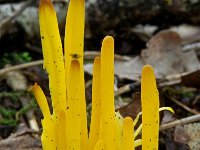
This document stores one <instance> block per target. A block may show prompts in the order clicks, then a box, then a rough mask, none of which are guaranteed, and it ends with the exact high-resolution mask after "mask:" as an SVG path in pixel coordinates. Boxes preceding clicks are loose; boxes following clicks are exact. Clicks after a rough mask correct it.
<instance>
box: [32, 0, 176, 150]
mask: <svg viewBox="0 0 200 150" xmlns="http://www.w3.org/2000/svg"><path fill="white" fill-rule="evenodd" d="M84 17H85V1H84V0H70V3H69V7H68V13H67V18H66V30H65V40H64V54H65V55H64V54H63V49H62V44H61V40H60V34H59V30H58V24H57V17H56V13H55V10H54V7H53V4H52V2H51V0H40V5H39V22H40V31H41V41H42V49H43V57H44V68H45V69H46V70H47V73H48V75H49V88H50V94H51V99H52V108H53V113H52V114H51V113H50V110H49V106H48V103H47V99H46V97H45V95H44V93H43V91H42V89H41V88H40V86H39V85H37V84H35V85H34V86H33V88H32V90H33V93H34V95H35V98H36V100H37V102H38V104H39V106H40V108H41V110H42V113H43V116H44V118H43V120H42V126H43V132H42V137H41V140H42V147H43V149H44V150H128V149H131V150H134V149H135V147H138V146H140V145H142V149H143V150H151V149H155V150H157V149H158V131H159V98H158V92H157V88H156V81H155V77H154V73H153V69H152V67H151V66H149V65H147V66H145V67H144V68H143V71H142V81H141V85H142V90H141V91H142V92H141V93H142V112H141V113H139V114H138V115H137V117H136V119H135V120H134V121H133V120H132V118H130V117H126V118H123V117H122V116H121V115H120V113H119V112H115V108H114V39H113V38H112V37H111V36H106V37H105V38H104V40H103V42H102V48H101V57H97V58H96V59H95V61H94V68H93V85H92V116H91V124H90V131H89V132H88V130H87V116H86V114H87V112H86V102H85V87H84V70H83V40H84V20H85V19H84ZM63 58H64V59H63ZM133 69H134V68H133ZM160 110H169V111H173V110H172V109H171V108H168V107H165V108H161V109H160ZM140 116H142V124H141V125H139V127H138V129H136V130H135V131H134V126H135V125H136V124H137V121H138V119H139V117H140ZM141 130H142V139H137V135H139V133H140V131H141ZM88 133H89V136H88Z"/></svg>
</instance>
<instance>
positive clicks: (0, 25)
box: [0, 0, 35, 37]
mask: <svg viewBox="0 0 200 150" xmlns="http://www.w3.org/2000/svg"><path fill="white" fill-rule="evenodd" d="M33 2H35V0H29V1H25V2H22V3H21V7H20V8H19V9H18V10H16V11H15V12H14V13H13V14H12V15H11V16H9V17H7V18H5V19H4V20H2V21H1V22H0V29H1V30H0V37H1V36H2V35H3V32H6V29H4V27H6V26H7V25H8V24H9V23H10V22H11V21H13V19H15V18H16V17H18V16H19V15H20V14H21V13H22V12H23V11H24V10H25V9H26V8H27V7H28V6H29V5H31V4H32V3H33ZM3 29H4V30H3Z"/></svg>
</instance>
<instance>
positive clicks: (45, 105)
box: [31, 83, 51, 118]
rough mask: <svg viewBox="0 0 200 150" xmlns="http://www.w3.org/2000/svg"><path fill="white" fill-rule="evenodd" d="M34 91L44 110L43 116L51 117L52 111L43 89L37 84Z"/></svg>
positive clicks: (33, 88)
mask: <svg viewBox="0 0 200 150" xmlns="http://www.w3.org/2000/svg"><path fill="white" fill-rule="evenodd" d="M31 90H32V91H33V94H34V96H35V98H36V100H37V103H38V105H39V106H40V109H41V110H42V114H43V115H44V118H46V117H50V116H51V114H50V110H49V106H48V103H47V99H46V97H45V95H44V93H43V91H42V89H41V87H40V86H39V85H38V84H37V83H35V84H34V86H33V87H32V89H31Z"/></svg>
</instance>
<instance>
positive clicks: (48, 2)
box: [39, 0, 53, 9]
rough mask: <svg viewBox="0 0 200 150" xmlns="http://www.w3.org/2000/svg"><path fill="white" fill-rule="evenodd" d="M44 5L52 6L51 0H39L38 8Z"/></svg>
mask: <svg viewBox="0 0 200 150" xmlns="http://www.w3.org/2000/svg"><path fill="white" fill-rule="evenodd" d="M44 7H49V8H53V4H52V2H51V0H40V4H39V9H41V8H44Z"/></svg>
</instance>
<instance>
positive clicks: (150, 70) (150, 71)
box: [142, 65, 154, 74]
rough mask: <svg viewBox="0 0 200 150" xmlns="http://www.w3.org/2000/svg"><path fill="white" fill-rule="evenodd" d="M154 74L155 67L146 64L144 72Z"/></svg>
mask: <svg viewBox="0 0 200 150" xmlns="http://www.w3.org/2000/svg"><path fill="white" fill-rule="evenodd" d="M149 73H150V74H154V69H153V67H152V66H151V65H145V66H144V67H143V69H142V74H149Z"/></svg>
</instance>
